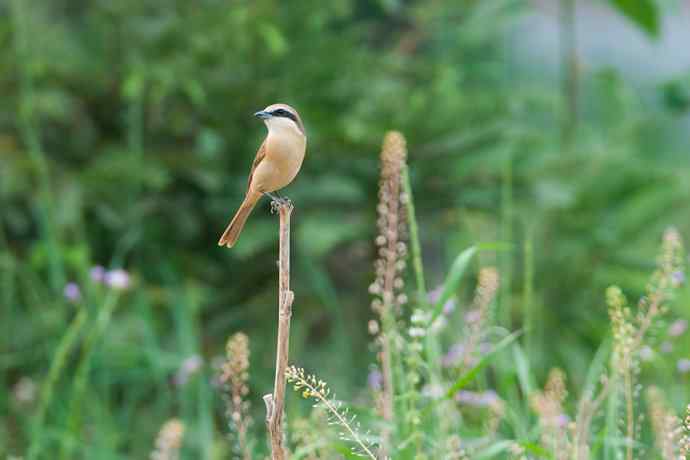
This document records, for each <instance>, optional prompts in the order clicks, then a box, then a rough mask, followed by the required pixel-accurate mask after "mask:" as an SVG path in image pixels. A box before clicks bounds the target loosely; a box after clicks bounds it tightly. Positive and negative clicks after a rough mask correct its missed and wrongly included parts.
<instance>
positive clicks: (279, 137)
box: [218, 104, 307, 248]
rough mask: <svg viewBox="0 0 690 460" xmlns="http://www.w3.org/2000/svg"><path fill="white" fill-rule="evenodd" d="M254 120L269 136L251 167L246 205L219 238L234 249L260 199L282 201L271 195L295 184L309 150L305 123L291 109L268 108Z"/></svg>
mask: <svg viewBox="0 0 690 460" xmlns="http://www.w3.org/2000/svg"><path fill="white" fill-rule="evenodd" d="M254 116H256V117H257V118H259V119H261V120H263V121H264V123H265V124H266V127H267V128H268V134H267V135H266V139H264V142H263V143H262V144H261V147H259V150H258V152H256V158H254V163H252V170H251V172H250V173H249V182H248V184H247V194H246V196H245V197H244V201H243V202H242V205H241V206H240V208H239V209H238V210H237V212H236V213H235V217H233V218H232V220H231V221H230V224H229V225H228V228H226V229H225V232H223V236H221V237H220V240H219V241H218V245H219V246H227V247H229V248H231V247H233V246H234V245H235V243H236V242H237V238H239V236H240V232H241V231H242V227H244V223H245V222H246V221H247V217H249V214H250V213H251V212H252V209H254V206H255V205H256V203H257V201H259V198H261V195H267V196H269V197H271V199H273V200H277V201H280V199H279V198H278V197H276V196H274V195H272V194H271V193H272V192H275V191H276V190H280V189H281V188H283V187H285V186H286V185H288V184H289V183H290V182H292V180H293V179H294V178H295V176H296V175H297V173H298V172H299V170H300V168H301V167H302V160H304V153H305V152H306V149H307V136H306V134H305V132H304V125H303V124H302V120H301V119H300V117H299V114H298V113H297V111H296V110H295V109H293V108H292V107H290V106H289V105H287V104H273V105H269V106H268V107H266V108H265V109H264V110H261V111H259V112H256V113H255V114H254Z"/></svg>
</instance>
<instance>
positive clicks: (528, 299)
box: [522, 224, 539, 363]
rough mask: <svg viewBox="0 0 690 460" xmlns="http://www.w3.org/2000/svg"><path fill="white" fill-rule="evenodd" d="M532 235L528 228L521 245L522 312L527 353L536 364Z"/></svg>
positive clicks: (537, 353) (530, 229)
mask: <svg viewBox="0 0 690 460" xmlns="http://www.w3.org/2000/svg"><path fill="white" fill-rule="evenodd" d="M527 225H529V224H527ZM532 233H533V230H532V228H531V227H529V226H528V227H527V229H526V235H525V241H524V243H523V268H522V269H523V288H522V311H523V315H524V330H525V345H526V348H527V353H528V356H529V357H530V360H531V361H532V363H538V362H539V348H538V346H537V345H538V344H537V331H536V328H537V327H538V326H537V318H538V317H539V314H538V312H537V311H536V308H537V307H536V305H535V304H534V235H533V234H532Z"/></svg>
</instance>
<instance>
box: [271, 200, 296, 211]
mask: <svg viewBox="0 0 690 460" xmlns="http://www.w3.org/2000/svg"><path fill="white" fill-rule="evenodd" d="M283 206H286V207H290V208H291V207H292V201H290V198H287V197H282V196H281V197H274V198H273V199H272V200H271V214H273V213H274V212H278V211H279V210H280V208H282V207H283Z"/></svg>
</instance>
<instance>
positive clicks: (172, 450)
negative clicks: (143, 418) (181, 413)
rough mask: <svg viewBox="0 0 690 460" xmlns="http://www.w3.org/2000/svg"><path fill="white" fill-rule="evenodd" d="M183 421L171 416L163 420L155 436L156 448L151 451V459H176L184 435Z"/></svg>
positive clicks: (178, 456) (178, 455)
mask: <svg viewBox="0 0 690 460" xmlns="http://www.w3.org/2000/svg"><path fill="white" fill-rule="evenodd" d="M184 430H185V427H184V423H182V422H181V421H180V420H179V419H176V418H173V419H170V420H168V421H167V422H165V424H164V425H163V427H162V428H161V431H160V432H159V433H158V437H157V438H156V448H155V449H154V451H153V452H151V456H150V458H151V460H177V459H178V458H180V447H182V438H183V436H184Z"/></svg>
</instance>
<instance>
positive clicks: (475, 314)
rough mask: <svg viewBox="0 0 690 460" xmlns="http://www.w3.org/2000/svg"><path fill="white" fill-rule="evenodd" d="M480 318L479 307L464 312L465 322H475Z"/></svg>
mask: <svg viewBox="0 0 690 460" xmlns="http://www.w3.org/2000/svg"><path fill="white" fill-rule="evenodd" d="M481 318H482V312H481V311H480V310H479V309H475V310H470V311H468V312H467V313H465V322H466V323H476V322H479V320H480V319H481Z"/></svg>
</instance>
